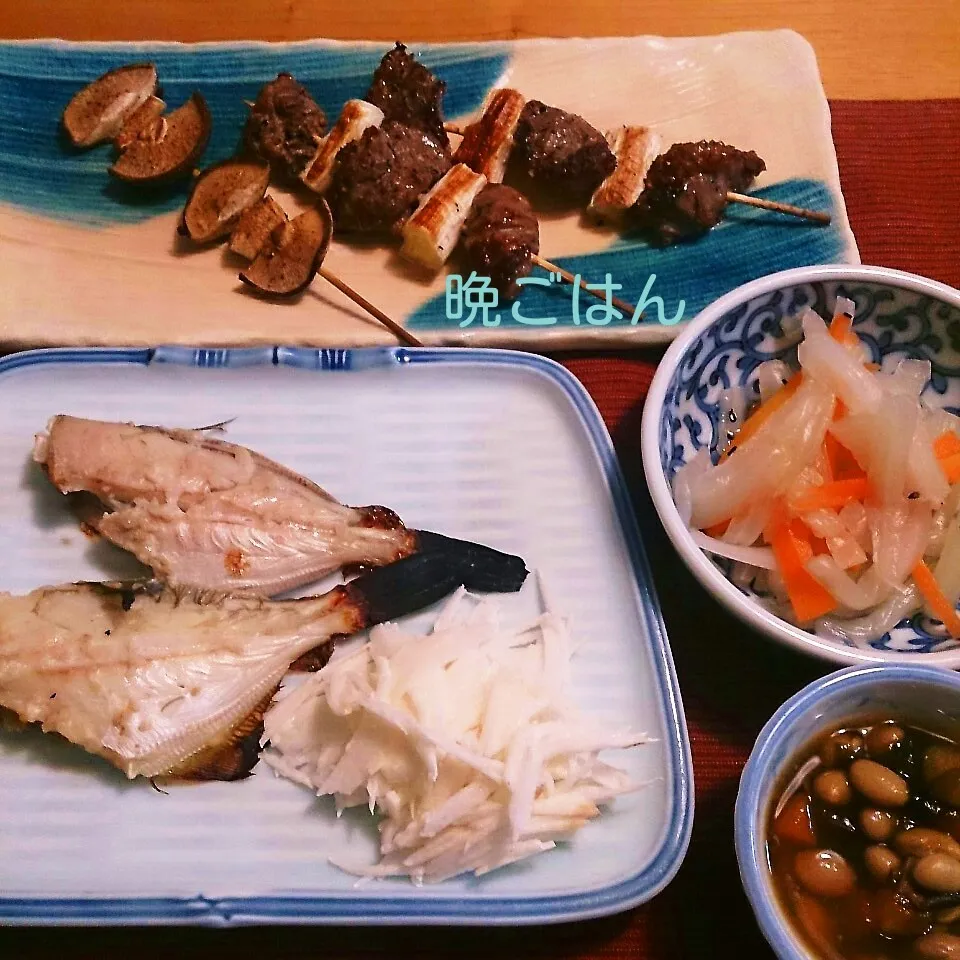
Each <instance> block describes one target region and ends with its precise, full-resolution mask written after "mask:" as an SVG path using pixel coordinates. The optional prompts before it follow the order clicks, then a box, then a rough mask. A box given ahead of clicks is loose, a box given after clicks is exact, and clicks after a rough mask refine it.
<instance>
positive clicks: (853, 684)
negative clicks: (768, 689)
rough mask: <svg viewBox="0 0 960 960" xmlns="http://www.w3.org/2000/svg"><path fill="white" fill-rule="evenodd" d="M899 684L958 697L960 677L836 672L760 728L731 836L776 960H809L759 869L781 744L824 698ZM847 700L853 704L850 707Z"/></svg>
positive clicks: (896, 670)
mask: <svg viewBox="0 0 960 960" xmlns="http://www.w3.org/2000/svg"><path fill="white" fill-rule="evenodd" d="M883 679H888V680H891V681H895V682H897V683H911V682H912V683H917V684H933V685H936V686H940V687H944V688H946V689H949V690H952V691H953V692H954V693H955V694H957V696H958V697H960V675H958V674H956V673H954V672H953V671H951V670H944V669H943V668H942V667H934V666H929V665H924V664H900V663H896V664H889V663H880V664H869V665H866V666H852V667H846V668H844V669H843V670H837V671H835V672H834V673H830V674H828V675H827V676H825V677H821V678H820V679H819V680H814V681H813V682H812V683H810V684H808V685H807V686H806V687H804V688H803V689H802V690H801V691H800V692H799V693H795V694H794V695H793V696H792V697H791V698H790V699H789V700H787V701H786V702H785V703H784V704H783V705H782V706H781V707H780V708H779V709H778V710H777V711H776V712H775V713H774V714H773V716H772V717H771V718H770V719H769V720H768V721H767V722H766V724H764V727H763V729H762V730H761V731H760V734H759V736H758V737H757V740H756V745H755V746H754V748H753V751H752V752H751V754H750V757H749V759H748V760H747V763H746V765H745V766H744V768H743V774H742V775H741V777H740V788H739V790H738V791H737V802H736V807H735V809H734V837H735V846H736V851H737V863H738V864H739V867H740V879H741V882H742V883H743V888H744V890H745V891H746V894H747V899H748V900H749V901H750V906H751V907H753V912H754V915H755V916H756V918H757V923H758V924H759V925H760V930H761V932H762V933H763V935H764V937H765V938H766V940H767V943H769V944H770V946H771V947H772V948H773V951H774V952H775V953H776V955H777V956H778V957H779V958H780V960H810V957H811V956H812V954H811V953H810V951H809V950H807V949H806V948H805V947H802V946H800V943H801V941H800V939H799V937H798V936H797V935H796V934H794V933H793V932H792V929H791V927H790V923H789V921H788V919H787V917H786V916H785V915H784V914H783V913H782V912H781V911H780V910H779V909H778V907H777V904H776V901H775V900H774V896H773V894H772V891H771V889H770V882H769V876H770V875H769V872H768V871H766V870H765V869H764V867H763V866H762V865H761V864H762V863H763V862H764V861H765V859H766V857H765V855H764V854H763V852H762V847H763V837H761V836H760V834H759V833H758V831H757V830H756V829H754V827H755V824H756V821H757V814H758V812H759V811H758V808H759V806H760V803H761V801H762V800H763V797H764V792H765V790H766V789H767V788H768V787H770V786H771V784H773V783H776V777H775V776H772V774H775V773H777V772H778V770H777V769H774V768H778V767H779V766H780V765H781V764H782V763H783V761H784V760H785V759H789V758H788V757H786V756H785V754H784V742H785V741H786V739H787V737H789V735H790V731H791V728H792V726H793V723H794V721H796V720H797V719H798V718H799V717H802V716H804V715H806V714H807V713H809V712H810V711H811V709H813V708H814V707H815V706H816V705H817V704H818V703H819V702H820V701H821V700H822V699H823V698H824V696H825V695H827V694H835V693H837V691H843V692H845V693H851V694H852V693H854V692H856V691H857V690H858V689H860V688H863V687H868V686H870V685H871V684H873V683H874V682H875V681H877V680H883ZM853 699H854V698H852V697H851V702H853Z"/></svg>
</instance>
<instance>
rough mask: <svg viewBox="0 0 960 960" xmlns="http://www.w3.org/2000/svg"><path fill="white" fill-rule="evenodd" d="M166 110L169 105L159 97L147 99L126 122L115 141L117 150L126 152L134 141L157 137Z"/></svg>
mask: <svg viewBox="0 0 960 960" xmlns="http://www.w3.org/2000/svg"><path fill="white" fill-rule="evenodd" d="M166 109H167V105H166V104H165V103H164V102H163V101H162V100H161V99H160V98H159V97H158V96H155V95H154V96H150V97H147V99H146V100H144V101H143V103H141V104H140V106H139V107H137V109H136V110H134V111H133V113H131V114H130V116H129V117H127V119H126V120H124V122H123V126H122V127H121V128H120V132H119V133H118V134H117V135H116V137H114V139H113V145H114V146H115V147H116V148H117V150H125V149H126V148H127V147H128V146H130V144H131V143H133V141H134V140H137V139H140V138H143V139H151V138H154V137H156V136H157V134H159V133H160V131H161V129H162V127H163V124H162V123H161V117H162V116H163V113H164V111H165V110H166Z"/></svg>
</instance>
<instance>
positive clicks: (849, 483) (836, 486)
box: [789, 477, 870, 513]
mask: <svg viewBox="0 0 960 960" xmlns="http://www.w3.org/2000/svg"><path fill="white" fill-rule="evenodd" d="M869 493H870V482H869V480H867V478H866V477H853V478H851V479H848V480H834V481H833V482H832V483H824V484H822V485H821V486H819V487H809V488H807V489H806V490H805V491H804V492H803V493H801V494H798V495H797V496H796V497H793V498H791V499H790V503H789V506H790V510H791V511H792V512H793V513H812V512H813V511H814V510H838V509H839V508H840V507H844V506H846V505H847V504H848V503H851V502H852V501H854V500H864V499H865V498H866V497H867V496H868V495H869Z"/></svg>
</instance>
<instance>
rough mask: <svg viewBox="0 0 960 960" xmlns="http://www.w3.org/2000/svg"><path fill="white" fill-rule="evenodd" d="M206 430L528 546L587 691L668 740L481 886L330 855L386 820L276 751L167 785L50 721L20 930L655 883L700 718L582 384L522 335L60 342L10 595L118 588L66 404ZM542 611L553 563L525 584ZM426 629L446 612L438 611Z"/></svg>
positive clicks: (0, 905) (9, 483)
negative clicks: (367, 341) (55, 447)
mask: <svg viewBox="0 0 960 960" xmlns="http://www.w3.org/2000/svg"><path fill="white" fill-rule="evenodd" d="M61 412H63V413H70V414H75V415H78V416H85V417H97V418H103V419H109V420H128V421H135V422H138V423H153V424H164V425H168V426H183V427H197V426H202V425H204V424H210V423H218V422H221V421H225V420H232V422H231V424H230V426H229V428H228V433H227V437H228V439H230V440H232V441H235V442H238V443H242V444H246V445H248V446H250V447H253V448H255V449H257V450H259V451H261V452H263V453H264V454H266V455H267V456H269V457H272V458H274V459H276V460H278V461H280V462H282V463H284V464H287V465H289V466H290V467H292V468H293V469H294V470H297V471H299V472H300V473H303V474H304V475H306V476H308V477H311V478H312V479H314V480H316V481H318V482H319V483H320V484H321V485H322V486H324V487H325V488H326V489H328V490H329V491H330V492H331V493H332V494H333V495H334V496H336V497H338V498H339V499H340V500H342V501H344V502H347V503H352V504H372V503H383V504H386V505H389V506H390V507H392V508H394V509H396V510H397V511H398V512H399V514H400V515H401V516H402V517H403V518H404V520H405V521H406V522H407V523H408V524H410V525H411V526H413V527H416V528H420V529H431V530H436V531H438V532H443V533H446V534H449V535H452V536H458V537H464V538H469V539H472V540H476V541H480V542H483V543H488V544H490V545H492V546H495V547H498V548H501V549H504V550H508V551H511V552H513V553H518V554H520V555H522V556H523V557H524V558H525V559H526V561H527V564H528V566H530V567H531V568H536V569H539V570H541V571H542V572H543V574H544V575H545V576H546V577H547V579H548V581H549V583H550V585H551V586H552V588H553V592H554V594H555V595H556V596H557V597H558V598H562V607H563V612H564V613H565V614H566V615H568V616H569V618H570V622H571V629H572V632H573V635H574V637H575V638H576V639H578V640H579V641H580V642H581V644H582V646H581V647H580V649H579V652H578V655H577V657H576V660H575V678H576V689H577V691H578V694H579V696H580V697H581V698H582V702H583V704H584V706H585V707H586V708H588V709H590V710H591V711H593V712H595V713H596V714H597V715H598V716H599V717H601V718H602V719H603V720H605V721H609V722H611V723H616V724H618V725H622V724H628V725H630V726H631V727H633V728H636V729H641V730H645V731H646V732H648V733H649V734H650V735H651V736H653V737H656V738H657V743H655V744H652V745H649V746H645V747H642V748H638V749H636V750H633V751H627V752H622V753H618V754H616V759H617V760H618V762H619V761H620V760H622V761H623V764H624V766H625V767H626V768H627V769H628V770H629V771H630V773H631V774H632V775H633V776H635V777H636V778H637V779H638V780H639V781H650V782H649V784H648V785H647V786H646V787H644V789H642V790H640V791H639V792H638V793H636V794H633V795H630V796H628V797H623V798H620V799H619V800H618V801H617V802H616V803H615V804H614V805H613V806H612V807H611V808H610V809H609V810H608V811H607V812H605V813H604V814H603V816H602V817H601V818H600V819H599V820H598V821H597V822H595V823H592V824H590V825H589V826H588V827H586V828H585V829H584V830H583V831H582V833H581V834H579V835H578V836H577V837H576V838H575V840H574V841H573V842H572V843H570V844H568V845H564V846H563V847H562V848H560V849H557V850H554V851H551V852H549V853H547V854H544V855H542V856H540V857H537V858H535V859H534V861H532V862H530V863H528V864H524V865H520V866H517V867H512V868H508V869H505V870H502V871H499V872H495V873H494V874H491V875H489V876H487V877H485V878H483V879H482V880H479V881H477V880H457V881H451V882H447V883H443V884H440V885H436V886H431V887H423V888H419V889H418V888H416V887H414V886H412V885H411V884H409V883H407V882H404V881H386V882H382V883H379V882H376V883H365V884H361V885H357V883H356V881H355V880H354V879H353V878H352V877H349V876H346V875H345V874H343V873H341V872H340V871H338V870H337V869H335V868H334V867H332V866H330V865H329V864H328V863H327V857H328V856H332V855H339V856H343V855H344V854H348V855H349V856H350V858H351V860H353V861H356V860H358V859H360V858H362V857H363V856H364V855H365V854H366V855H369V857H370V861H371V862H372V861H373V860H374V859H375V835H376V834H375V829H374V825H373V822H372V818H371V817H369V816H368V815H367V814H366V812H365V811H360V812H358V811H353V812H352V813H351V815H350V816H344V818H343V819H342V820H340V821H338V820H337V819H336V817H335V815H334V810H333V806H332V802H330V801H329V799H327V800H322V801H321V800H317V799H316V798H315V797H313V796H312V794H310V793H308V792H306V791H305V790H303V789H302V788H301V787H298V786H297V785H295V784H293V783H290V782H288V781H285V780H279V779H276V778H275V777H274V776H273V775H272V774H271V773H270V772H269V771H267V770H266V769H265V768H263V765H261V766H259V767H257V768H256V771H255V774H254V776H252V777H251V778H249V779H248V780H245V781H243V782H240V783H213V784H204V785H190V786H180V787H176V788H173V789H171V791H170V793H169V795H167V796H164V795H162V794H160V793H158V792H156V791H154V790H153V789H151V787H150V784H149V783H147V782H144V781H136V782H133V783H130V782H127V781H126V780H124V779H123V777H122V775H121V774H119V773H118V772H117V771H115V770H114V769H113V768H111V767H109V766H108V765H106V764H105V763H103V762H101V761H99V760H96V759H94V758H91V757H89V756H88V755H87V754H85V753H83V752H82V751H81V750H79V749H77V748H75V747H72V746H70V745H69V744H67V743H66V742H63V741H59V740H57V739H56V738H54V737H52V736H45V735H43V734H41V733H39V731H37V730H35V729H33V730H28V731H25V732H22V733H4V734H2V735H0V809H2V810H3V816H2V817H0V850H2V851H3V856H2V857H0V921H2V922H8V923H30V922H44V923H72V922H85V923H98V922H103V923H107V922H109V923H136V922H154V923H181V922H187V923H202V924H209V925H226V924H242V923H261V922H263V923H265V922H291V923H293V922H331V923H332V922H362V923H505V924H512V923H535V922H546V921H557V920H570V919H576V918H581V917H587V916H594V915H598V914H603V913H609V912H613V911H617V910H621V909H625V908H626V907H628V906H631V905H633V904H636V903H639V902H642V901H643V900H646V899H648V898H649V897H651V896H653V895H654V894H655V893H657V892H658V891H659V890H660V889H662V887H663V886H664V885H665V884H666V883H667V882H668V881H669V880H670V878H671V877H672V876H673V874H674V873H675V871H676V869H677V868H678V867H679V864H680V860H681V859H682V857H683V854H684V852H685V850H686V845H687V842H688V839H689V832H690V826H691V819H692V801H691V796H692V781H691V770H690V757H689V747H688V743H687V734H686V728H685V724H684V719H683V713H682V708H681V705H680V700H679V694H678V691H677V685H676V678H675V676H674V672H673V666H672V661H671V657H670V652H669V648H668V646H667V640H666V636H665V633H664V629H663V624H662V621H661V619H660V613H659V609H658V605H657V600H656V597H655V595H654V592H653V586H652V583H651V581H650V576H649V571H648V569H647V565H646V560H645V558H644V555H643V548H642V546H641V543H640V540H639V537H638V533H637V529H636V526H635V521H634V517H633V515H632V513H631V508H630V504H629V498H628V494H627V491H626V488H625V486H624V482H623V478H622V476H621V474H620V472H619V468H618V467H617V464H616V460H615V457H614V453H613V450H612V447H611V444H610V438H609V435H608V434H607V432H606V430H605V428H604V426H603V424H602V422H601V420H600V417H599V415H598V413H597V410H596V408H595V407H594V405H593V403H592V401H591V400H590V399H589V397H588V396H587V394H586V392H585V391H584V389H583V387H582V386H581V385H580V383H579V382H578V381H577V380H576V379H575V378H574V377H573V376H572V375H571V374H570V373H568V372H567V371H566V370H564V369H563V368H562V367H560V366H558V365H557V364H554V363H552V362H551V361H548V360H544V359H542V358H538V357H534V356H531V355H528V354H519V353H509V352H500V351H483V350H464V351H430V350H423V351H417V350H414V351H408V350H391V349H370V350H359V351H352V352H351V351H342V350H338V351H308V350H295V349H289V348H280V349H277V350H274V349H269V348H268V349H263V350H245V351H244V350H241V351H226V350H220V351H209V350H202V351H193V350H185V349H178V348H161V349H159V350H157V351H147V350H144V351H138V350H104V351H92V350H88V351H82V350H73V351H70V350H63V351H48V352H37V353H32V354H31V353H27V354H20V355H17V356H12V357H7V358H5V359H3V360H0V464H2V465H3V466H2V469H0V516H3V518H4V522H3V524H2V525H0V556H2V557H4V558H5V560H4V563H3V565H2V568H0V589H3V590H8V591H13V592H25V591H28V590H31V589H33V588H35V587H38V586H41V585H44V584H54V583H61V582H68V581H73V580H84V579H88V580H89V579H109V578H113V577H117V576H124V575H127V574H128V573H129V572H130V563H129V559H128V558H127V556H126V555H124V554H122V553H120V552H119V551H117V550H115V549H114V548H113V547H111V546H109V545H108V544H105V543H103V542H101V541H92V540H89V539H87V538H86V537H84V535H83V534H82V533H80V532H79V530H78V529H77V526H76V522H75V521H74V520H73V519H72V518H71V516H70V515H69V514H68V512H67V511H66V509H65V508H64V505H63V503H62V498H61V497H60V495H59V494H58V493H56V491H55V490H54V489H53V488H52V486H51V485H50V484H49V483H48V481H47V480H46V479H45V478H44V477H43V475H42V474H41V472H40V469H39V468H38V467H36V466H35V465H34V464H32V463H31V462H30V458H29V455H30V448H31V441H32V437H33V434H34V433H35V432H36V431H39V430H42V429H43V427H44V424H45V423H46V422H47V419H48V418H49V417H51V416H52V415H54V414H56V413H61ZM503 603H504V604H505V606H506V607H507V608H508V613H509V615H511V616H516V617H517V618H518V619H523V618H526V617H527V616H529V615H530V614H532V613H534V612H535V611H537V610H539V609H540V607H539V604H540V598H539V595H538V591H537V588H536V584H535V582H534V578H530V580H529V581H528V583H527V584H526V585H525V586H524V588H523V590H522V591H521V592H520V593H519V594H517V595H513V596H509V597H504V598H503ZM419 619H420V620H422V621H424V622H426V621H427V620H428V619H429V617H428V615H426V614H423V615H421V616H420V618H419Z"/></svg>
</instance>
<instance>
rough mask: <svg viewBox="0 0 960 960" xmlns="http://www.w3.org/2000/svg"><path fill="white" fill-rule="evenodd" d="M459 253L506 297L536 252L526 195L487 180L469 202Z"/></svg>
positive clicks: (533, 220)
mask: <svg viewBox="0 0 960 960" xmlns="http://www.w3.org/2000/svg"><path fill="white" fill-rule="evenodd" d="M462 239H463V255H464V259H465V261H466V263H467V265H468V267H469V269H470V270H476V272H477V274H478V275H479V276H482V277H490V278H491V279H492V281H493V285H494V286H495V287H496V288H497V289H498V290H499V291H500V293H501V294H503V295H504V296H506V297H515V296H516V295H517V293H518V292H519V288H518V287H517V280H518V279H519V278H520V277H525V276H526V275H527V274H528V273H529V272H530V269H531V267H532V258H533V256H534V255H535V254H537V253H539V252H540V227H539V224H538V223H537V218H536V216H535V214H534V212H533V208H532V207H531V206H530V203H529V201H528V200H527V198H526V197H525V196H524V195H523V194H522V193H520V192H518V191H517V190H514V189H513V188H512V187H506V186H504V185H503V184H500V183H491V184H488V185H487V186H486V187H484V188H483V190H481V191H480V193H479V195H478V196H477V199H476V200H475V201H474V203H473V208H472V209H471V211H470V216H469V217H468V219H467V222H466V224H465V225H464V230H463V238H462Z"/></svg>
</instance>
